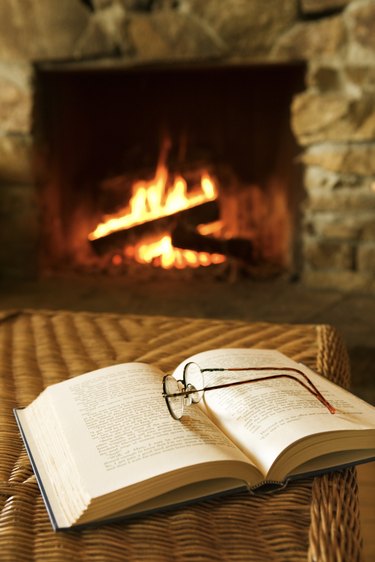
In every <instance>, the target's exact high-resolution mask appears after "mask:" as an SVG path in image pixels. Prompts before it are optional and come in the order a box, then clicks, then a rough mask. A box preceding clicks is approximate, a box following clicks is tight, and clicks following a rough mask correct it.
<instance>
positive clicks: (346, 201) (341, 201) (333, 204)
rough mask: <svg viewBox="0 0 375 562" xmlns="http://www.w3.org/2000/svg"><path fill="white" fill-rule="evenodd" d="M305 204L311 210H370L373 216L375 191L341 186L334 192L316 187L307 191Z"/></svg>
mask: <svg viewBox="0 0 375 562" xmlns="http://www.w3.org/2000/svg"><path fill="white" fill-rule="evenodd" d="M305 205H306V206H307V207H308V209H309V210H311V211H331V212H332V211H334V212H342V211H344V212H345V211H348V210H350V212H351V213H353V212H355V213H357V212H358V211H372V213H373V214H374V217H375V193H373V192H371V191H370V190H369V189H365V188H362V189H350V188H342V189H340V190H337V191H335V192H328V191H326V190H325V189H323V190H322V189H316V190H313V191H311V192H309V197H308V199H307V201H306V202H305Z"/></svg>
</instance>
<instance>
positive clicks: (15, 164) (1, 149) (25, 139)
mask: <svg viewBox="0 0 375 562" xmlns="http://www.w3.org/2000/svg"><path fill="white" fill-rule="evenodd" d="M31 147H32V139H31V136H30V135H20V134H17V135H4V134H3V135H1V134H0V185H1V184H3V183H32V181H33V172H32V156H31V151H32V148H31Z"/></svg>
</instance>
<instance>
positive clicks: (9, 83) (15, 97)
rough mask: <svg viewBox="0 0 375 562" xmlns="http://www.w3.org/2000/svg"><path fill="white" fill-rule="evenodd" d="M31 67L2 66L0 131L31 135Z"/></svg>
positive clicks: (0, 65)
mask: <svg viewBox="0 0 375 562" xmlns="http://www.w3.org/2000/svg"><path fill="white" fill-rule="evenodd" d="M32 98H33V89H32V69H31V65H28V64H26V65H17V64H0V130H1V131H2V132H7V133H11V132H12V133H30V131H31V108H32Z"/></svg>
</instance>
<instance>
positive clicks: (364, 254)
mask: <svg viewBox="0 0 375 562" xmlns="http://www.w3.org/2000/svg"><path fill="white" fill-rule="evenodd" d="M357 264H358V270H359V271H362V272H365V273H366V272H368V273H372V274H373V275H374V276H375V242H368V243H364V244H361V245H360V247H359V248H358V258H357Z"/></svg>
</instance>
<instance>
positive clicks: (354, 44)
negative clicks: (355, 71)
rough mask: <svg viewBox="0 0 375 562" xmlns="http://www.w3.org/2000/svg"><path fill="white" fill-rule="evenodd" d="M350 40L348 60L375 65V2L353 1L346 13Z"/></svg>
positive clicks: (366, 0) (370, 0) (367, 0)
mask: <svg viewBox="0 0 375 562" xmlns="http://www.w3.org/2000/svg"><path fill="white" fill-rule="evenodd" d="M344 18H345V23H346V26H347V29H348V35H349V42H348V52H347V60H348V61H349V62H351V63H355V64H359V65H363V64H366V63H367V64H369V65H370V66H374V65H375V33H374V28H375V2H374V1H373V0H362V1H360V2H352V3H351V4H350V5H349V6H348V8H347V10H346V11H345V14H344Z"/></svg>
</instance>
